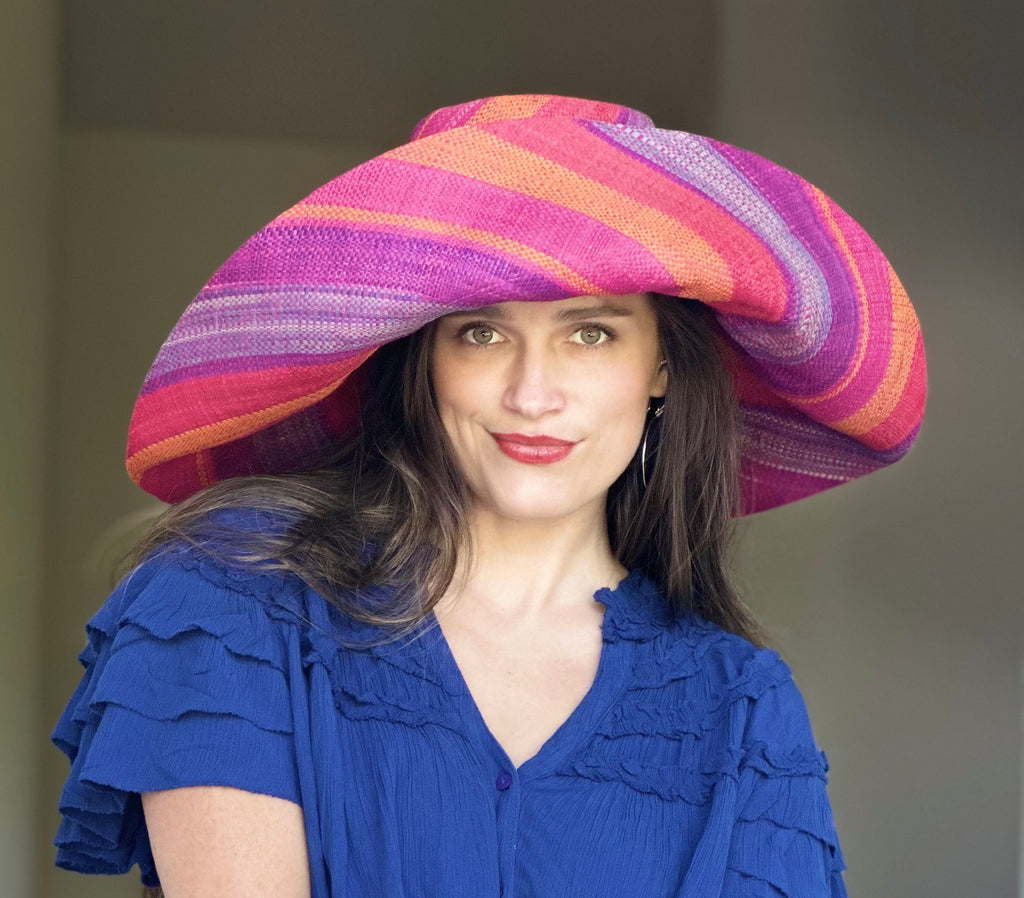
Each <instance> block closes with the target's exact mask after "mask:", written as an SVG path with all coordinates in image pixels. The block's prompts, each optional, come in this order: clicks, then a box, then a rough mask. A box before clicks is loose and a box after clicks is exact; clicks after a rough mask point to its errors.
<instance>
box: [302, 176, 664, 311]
mask: <svg viewBox="0 0 1024 898" xmlns="http://www.w3.org/2000/svg"><path fill="white" fill-rule="evenodd" d="M379 184H387V185H388V189H387V190H380V189H374V185H379ZM350 202H351V204H353V205H356V206H357V207H358V208H359V209H365V210H368V211H372V212H385V213H389V214H398V215H410V216H417V217H420V218H426V219H429V220H431V221H436V222H441V223H446V224H447V223H451V224H455V225H462V226H466V227H471V228H476V229H479V230H482V231H486V232H490V233H493V234H497V235H500V236H501V237H506V238H510V239H514V240H516V241H518V242H520V243H523V244H525V245H526V246H528V247H530V248H532V249H536V250H539V251H540V252H542V253H544V254H546V255H548V256H551V257H552V258H555V259H557V260H558V261H559V262H561V263H562V264H563V265H566V266H567V267H569V268H570V269H572V270H574V271H588V272H593V271H594V270H595V269H596V270H598V271H601V270H605V271H607V272H608V274H609V276H611V275H612V274H613V270H614V269H615V268H616V266H610V265H595V264H594V259H595V257H597V258H613V259H624V260H625V259H628V260H629V263H630V268H631V270H632V271H634V272H636V275H635V277H636V279H638V280H652V281H655V282H659V283H665V284H666V285H667V284H672V283H674V279H673V278H672V276H671V275H670V274H669V272H668V271H667V270H666V268H665V266H664V264H663V263H662V262H661V261H659V260H658V258H657V257H656V256H655V255H654V254H653V253H651V251H650V250H649V249H647V247H645V246H644V245H643V244H642V243H640V242H638V241H637V240H635V239H633V238H632V237H628V236H626V235H625V234H623V233H621V232H620V231H617V230H615V229H614V228H612V227H609V226H608V225H606V224H602V223H601V222H599V221H596V220H595V219H593V218H591V217H590V216H588V215H585V214H584V213H582V212H578V211H575V210H573V209H568V208H566V207H564V206H560V205H557V204H555V203H551V202H548V201H546V200H541V199H537V198H535V197H529V196H524V195H523V194H521V193H519V192H517V191H515V190H510V189H508V188H505V187H500V186H497V185H494V184H489V183H487V182H486V181H482V180H478V179H476V178H471V177H468V176H466V175H462V174H458V173H455V172H450V171H446V170H444V169H442V168H427V167H425V166H423V165H418V164H416V163H413V162H405V161H404V160H401V159H394V158H391V157H383V158H377V159H371V160H370V161H369V162H367V163H364V164H363V165H361V166H360V167H359V168H358V169H356V170H354V171H352V172H349V174H348V175H347V176H346V177H345V178H344V181H338V182H332V183H331V184H328V185H325V187H323V188H321V189H320V190H317V191H315V192H314V193H312V194H311V195H310V196H309V197H308V198H307V199H306V200H305V201H304V203H308V204H318V203H323V204H326V205H331V206H345V205H349V203H350ZM358 226H360V227H369V226H370V225H369V224H368V223H359V225H358ZM567 235H571V239H567ZM437 239H444V238H440V237H439V238H437ZM447 239H448V240H449V241H451V240H453V239H455V238H447ZM492 252H493V253H494V254H495V255H498V253H499V252H500V251H499V250H497V249H495V250H492ZM590 277H591V278H592V279H593V277H594V276H593V274H591V275H590ZM597 286H598V287H600V288H601V289H603V290H606V291H607V292H633V291H630V290H626V291H623V290H622V288H623V285H622V284H621V282H620V281H612V280H609V281H608V282H605V283H598V284H597Z"/></svg>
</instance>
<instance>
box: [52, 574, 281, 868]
mask: <svg viewBox="0 0 1024 898" xmlns="http://www.w3.org/2000/svg"><path fill="white" fill-rule="evenodd" d="M180 561H181V559H180V557H178V558H175V562H174V563H173V564H172V563H169V562H168V560H167V559H166V558H163V557H160V556H158V557H156V558H154V559H151V560H149V561H147V562H146V563H144V564H143V565H142V566H140V567H139V568H138V569H136V570H135V571H134V572H133V573H131V574H130V575H129V576H127V577H126V578H125V579H124V580H123V581H122V582H121V583H120V584H119V586H118V588H117V589H116V590H115V591H114V593H113V594H112V595H111V597H110V599H109V600H108V601H107V602H106V604H105V605H104V606H103V607H102V608H101V609H100V611H99V612H98V613H97V614H96V615H95V616H94V617H93V619H92V620H91V621H90V622H89V624H88V626H87V633H88V644H87V646H86V647H85V649H84V650H83V652H82V653H81V655H80V661H81V662H82V665H83V667H84V668H85V673H84V675H83V678H82V680H81V682H80V684H79V686H78V689H77V690H76V692H75V694H74V696H73V698H72V700H71V702H70V703H69V705H68V707H67V708H66V710H65V711H64V714H63V715H62V717H61V719H60V721H59V722H58V724H57V727H56V729H55V731H54V733H53V737H52V738H53V741H54V743H55V744H56V745H57V746H58V747H59V748H60V749H61V750H62V751H63V752H64V753H65V754H66V755H67V756H68V758H69V759H70V761H71V772H70V775H69V778H68V780H67V783H66V784H65V788H64V791H63V794H62V796H61V802H60V810H61V812H62V814H63V820H62V822H61V825H60V828H59V830H58V833H57V837H56V840H55V843H56V845H57V847H58V858H57V863H58V864H59V865H60V866H63V867H66V868H68V869H72V870H78V871H82V872H89V873H125V872H127V871H128V870H129V869H130V868H131V867H132V866H133V865H136V864H137V865H138V866H139V868H140V871H141V873H142V880H143V882H144V883H145V884H146V885H156V884H157V876H156V870H155V867H154V864H153V860H152V855H151V853H150V847H149V838H148V833H147V831H146V827H145V820H144V816H143V813H142V807H141V800H140V798H139V793H141V792H143V791H154V790H159V789H166V788H173V787H175V786H182V785H204V784H211V785H212V784H216V785H235V786H238V787H239V788H250V789H251V790H252V791H263V792H266V793H268V794H276V795H279V796H280V797H283V798H288V799H290V800H295V799H296V798H297V783H296V781H295V778H296V776H297V773H296V771H295V770H294V766H295V765H294V757H293V755H292V754H291V751H292V749H291V740H290V734H291V732H292V721H291V712H290V708H291V700H290V695H289V689H288V683H287V678H286V676H285V671H286V670H287V657H286V654H287V650H286V646H285V640H284V638H283V637H282V631H281V630H280V628H275V627H274V625H273V624H272V622H271V620H270V619H268V617H267V614H266V613H265V609H264V608H263V607H261V606H260V605H259V604H257V603H254V602H252V601H251V599H250V598H249V597H248V594H249V589H245V590H238V589H236V590H234V591H230V590H228V591H225V590H219V591H216V592H214V591H213V590H210V589H209V588H205V587H203V586H197V581H195V580H194V579H193V580H192V581H191V583H190V582H189V580H190V578H189V577H188V576H187V575H186V576H184V577H183V576H182V574H181V571H180ZM207 579H208V578H207ZM243 591H244V592H246V593H247V595H246V597H244V598H243V597H242V596H240V595H238V593H239V592H243ZM186 721H187V722H189V724H190V725H191V726H192V727H194V728H196V731H197V732H199V733H201V734H203V736H204V737H205V738H203V739H200V740H197V744H195V745H190V744H184V745H182V744H181V743H180V742H179V743H178V746H177V747H178V748H179V749H180V750H177V751H168V745H172V746H173V745H174V744H175V740H176V738H178V737H179V736H180V734H181V733H182V732H187V730H184V729H183V723H184V722H186ZM211 744H214V745H220V746H222V747H223V748H225V749H227V751H226V752H224V751H220V752H218V751H217V750H215V749H211V747H210V745H211ZM153 748H159V759H158V760H157V759H155V757H154V756H153V755H152V754H150V751H149V750H150V749H153ZM225 754H228V755H230V757H223V755H225ZM244 757H249V758H250V760H251V764H250V765H249V766H248V767H246V765H245V764H244V763H242V764H239V759H240V758H244ZM263 778H266V779H268V780H269V781H271V782H272V785H271V786H270V787H269V788H261V782H262V779H263Z"/></svg>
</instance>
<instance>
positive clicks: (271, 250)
mask: <svg viewBox="0 0 1024 898" xmlns="http://www.w3.org/2000/svg"><path fill="white" fill-rule="evenodd" d="M311 246H312V247H315V249H316V252H315V254H314V253H311V252H310V247H311ZM251 282H255V283H261V284H268V283H270V284H294V283H300V284H310V285H313V284H315V285H318V286H319V285H325V286H334V285H338V286H343V285H346V284H358V285H363V284H370V283H377V284H380V285H381V287H382V288H383V289H384V290H385V291H391V290H397V291H401V292H405V293H418V294H422V295H423V297H424V299H425V300H428V301H431V300H432V301H436V302H441V303H447V302H452V303H455V304H461V303H465V302H470V301H472V300H473V299H476V300H478V301H477V303H476V304H477V305H480V304H481V303H480V301H479V300H485V299H486V298H488V297H491V296H501V297H503V298H507V299H515V298H518V297H524V298H529V297H535V298H547V297H552V298H554V297H564V296H566V295H567V294H566V291H565V287H564V285H562V284H560V283H556V282H554V281H552V280H550V279H549V278H546V277H542V276H541V275H539V274H538V273H537V272H536V270H530V269H528V268H527V267H525V266H524V265H522V264H517V263H514V262H513V261H511V260H510V259H509V258H507V257H505V258H500V257H496V253H495V252H493V251H492V252H485V251H483V250H482V249H477V248H472V247H467V246H464V245H460V244H456V243H455V242H454V241H453V240H451V238H443V237H438V238H436V239H429V238H427V237H422V236H413V235H410V234H407V233H393V232H389V231H387V230H381V229H375V228H368V227H366V226H365V225H358V226H356V225H355V224H353V223H350V222H346V223H345V224H344V225H322V226H312V225H293V224H288V223H287V222H286V221H284V222H274V223H272V224H271V225H270V226H268V227H266V228H264V229H263V230H262V231H260V232H259V234H257V235H256V236H255V237H253V238H252V239H251V240H249V241H248V242H247V243H246V244H245V245H244V246H242V248H241V249H239V250H238V251H237V252H236V253H235V254H234V255H233V256H232V257H231V258H230V259H229V260H228V261H227V262H226V263H225V264H224V266H223V267H222V268H221V269H220V270H219V271H218V272H217V273H216V274H215V275H214V277H213V278H212V279H211V281H210V286H214V287H217V286H226V285H230V284H238V285H240V286H241V285H245V284H247V283H251Z"/></svg>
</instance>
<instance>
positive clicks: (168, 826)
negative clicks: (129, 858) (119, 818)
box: [142, 786, 310, 898]
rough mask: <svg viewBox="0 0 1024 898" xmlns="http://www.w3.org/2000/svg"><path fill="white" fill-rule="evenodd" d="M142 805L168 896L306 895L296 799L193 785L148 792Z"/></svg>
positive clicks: (286, 897) (306, 876) (284, 897)
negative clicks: (294, 800) (292, 800)
mask: <svg viewBox="0 0 1024 898" xmlns="http://www.w3.org/2000/svg"><path fill="white" fill-rule="evenodd" d="M142 807H143V810H144V811H145V815H146V826H147V828H148V830H149V838H150V844H151V846H152V849H153V858H154V860H155V861H156V868H157V872H158V874H159V876H160V882H161V885H162V886H163V890H164V895H165V896H166V898H243V896H244V898H249V896H252V895H274V896H275V898H309V893H310V892H309V860H308V857H307V854H306V835H305V829H304V826H303V819H302V809H301V808H300V807H299V805H297V804H294V803H293V802H290V801H285V800H284V799H282V798H274V797H273V796H270V795H256V794H254V793H252V792H244V791H242V790H241V789H230V788H226V787H222V786H192V787H188V788H182V789H170V790H168V791H166V792H147V793H145V794H144V795H143V796H142Z"/></svg>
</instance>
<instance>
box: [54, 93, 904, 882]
mask: <svg viewBox="0 0 1024 898" xmlns="http://www.w3.org/2000/svg"><path fill="white" fill-rule="evenodd" d="M673 297H688V298H689V299H688V300H680V299H677V298H673ZM923 400H924V359H923V354H922V350H921V343H920V333H919V330H918V327H917V322H916V319H915V317H914V314H913V311H912V309H911V308H910V305H909V303H908V302H907V300H906V296H905V294H904V293H903V291H902V288H901V287H900V285H899V281H898V280H897V279H896V277H895V275H894V274H893V273H892V271H891V268H890V267H889V266H888V263H887V262H886V261H885V259H884V257H883V256H882V254H881V253H880V252H879V251H878V249H877V248H876V247H875V246H874V244H873V243H872V242H871V241H870V239H869V238H868V237H867V235H865V234H864V232H863V231H862V230H861V229H860V228H859V227H858V226H857V225H856V223H854V222H853V221H852V220H851V219H849V217H848V216H846V215H845V214H844V213H843V212H842V210H840V209H839V208H838V207H837V206H836V205H835V204H834V203H832V202H831V201H830V200H828V199H827V197H825V196H824V195H823V194H821V193H820V192H819V191H817V190H816V189H815V188H813V187H811V186H810V185H808V184H807V183H806V182H803V181H801V180H800V179H799V178H797V177H796V176H795V175H792V174H790V173H788V172H785V171H783V170H781V169H778V168H777V167H775V166H772V165H771V164H770V163H768V162H766V161H765V160H762V159H759V158H758V157H756V156H753V155H752V154H749V153H745V152H743V151H741V150H737V149H735V148H733V147H728V146H726V145H723V144H718V143H715V142H713V141H710V140H707V139H705V138H698V137H694V136H693V135H687V134H683V133H681V132H670V131H660V130H658V129H655V128H654V127H653V126H652V125H651V123H650V121H649V120H648V119H647V118H646V117H645V116H643V115H642V114H640V113H637V112H635V111H633V110H629V109H626V108H624V107H621V106H614V105H612V104H605V103H595V102H589V101H583V100H575V99H569V98H559V97H541V96H523V97H498V98H491V99H489V100H480V101H475V102H473V103H467V104H463V105H461V106H456V107H450V108H447V109H442V110H439V111H437V112H435V113H434V114H432V115H431V116H429V117H428V118H427V119H425V120H424V122H422V123H421V124H420V126H419V127H418V128H417V131H416V132H415V134H414V139H413V141H412V142H411V143H409V144H407V145H405V146H403V147H399V148H397V149H396V150H393V151H391V152H390V153H387V154H384V155H383V156H381V157H378V158H376V159H373V160H371V161H370V162H368V163H366V164H365V165H363V166H360V167H359V168H357V169H355V170H353V171H351V172H348V173H346V174H343V175H341V176H340V177H339V178H337V179H335V180H334V181H332V182H330V183H329V184H327V185H325V186H324V187H322V188H320V189H319V190H318V191H315V192H314V193H313V194H312V195H311V196H310V197H308V198H307V199H306V200H304V201H303V202H302V203H300V204H298V205H297V206H295V207H293V208H292V209H291V210H289V211H288V212H286V213H284V214H283V215H282V216H280V217H279V218H278V219H275V221H274V222H272V223H271V224H270V225H268V226H267V227H266V228H265V229H264V230H263V231H261V232H260V233H258V234H257V235H255V236H254V237H253V238H251V239H250V241H248V242H247V243H246V244H245V245H244V246H243V247H242V248H241V249H239V250H238V251H237V252H236V253H235V254H234V255H233V256H232V257H231V259H229V260H228V262H227V263H225V265H224V266H223V267H222V268H221V269H220V270H219V271H218V272H217V274H215V275H214V277H213V278H212V279H211V281H210V282H209V283H208V284H207V286H206V288H204V290H203V291H202V292H201V293H200V295H199V296H198V297H197V298H196V300H195V301H194V302H193V304H192V305H191V306H190V307H189V309H188V310H187V311H186V313H185V315H184V316H183V318H182V320H181V321H180V322H179V324H178V325H177V327H176V328H175V330H174V331H173V332H172V334H171V336H170V337H169V338H168V341H167V342H166V343H165V345H164V347H163V349H162V350H161V352H160V354H159V356H158V357H157V360H156V362H155V363H154V366H153V369H152V370H151V372H150V374H149V376H148V378H147V381H146V384H145V385H144V386H143V391H142V395H141V396H140V398H139V402H138V404H137V406H136V410H135V416H134V418H133V423H132V433H131V436H130V440H129V459H128V465H129V471H130V472H131V473H132V475H133V477H134V478H135V479H136V480H137V481H138V482H139V483H140V485H142V486H143V488H145V489H147V490H149V491H150V492H152V493H153V494H155V495H157V496H159V497H160V498H163V499H166V500H168V501H170V502H172V503H175V507H174V508H172V509H171V510H169V511H168V513H167V514H166V515H165V517H164V519H163V521H162V522H161V523H160V524H158V526H157V528H156V529H155V531H154V533H153V534H152V535H151V537H150V539H149V540H148V541H147V542H146V543H145V544H144V545H143V546H142V547H141V548H140V550H139V559H138V560H139V562H140V563H139V564H137V565H136V566H135V567H134V568H133V570H132V571H131V573H130V574H129V575H128V576H127V577H126V578H125V579H124V580H123V581H122V583H121V584H120V585H119V587H118V589H117V590H116V591H115V593H114V595H113V596H112V597H111V599H110V600H109V601H108V603H107V604H106V605H105V606H104V608H103V609H101V611H100V613H99V614H98V615H97V616H96V617H95V618H94V620H93V622H92V624H91V631H90V645H89V647H88V648H87V649H86V652H85V653H84V655H83V662H84V663H85V665H86V668H87V674H86V677H85V679H84V680H83V683H82V686H81V687H80V689H79V692H78V694H77V695H76V697H75V699H74V700H73V701H72V703H71V705H70V706H69V709H68V711H67V712H66V713H65V716H64V718H63V719H62V721H61V723H60V725H59V726H58V730H57V733H56V739H57V741H58V743H59V744H60V745H61V746H62V747H63V748H64V749H65V750H66V751H67V752H68V754H69V756H70V757H71V758H72V774H71V777H70V779H69V781H68V785H67V787H66V789H65V794H64V798H63V802H62V810H63V811H64V813H65V821H64V824H63V826H62V829H61V832H60V833H59V834H58V845H59V847H60V854H59V857H58V862H59V863H61V864H63V865H65V866H68V867H70V868H72V869H79V870H84V871H88V872H123V871H125V870H127V869H128V868H129V867H131V866H132V865H133V864H136V863H137V864H138V865H139V866H140V869H141V870H142V874H143V880H144V882H146V883H147V884H149V885H155V884H156V883H157V881H158V877H159V881H161V882H162V884H163V886H164V889H165V891H166V894H168V895H170V896H172V898H175V896H177V895H206V894H209V895H218V896H230V895H243V894H252V893H257V892H258V893H261V894H274V895H296V896H299V895H310V894H312V895H315V896H328V895H342V894H344V895H364V894H366V895H370V894H372V895H429V896H433V895H437V896H442V895H443V896H448V895H473V896H477V895H502V894H504V895H530V896H535V895H536V896H545V895H556V894H558V895H565V894H570V895H588V896H589V895H598V896H600V895H609V896H610V895H617V896H618V895H627V894H642V895H645V896H648V895H650V896H658V895H666V896H667V895H673V896H676V895H680V896H698V895H699V896H702V898H703V896H709V895H726V896H746V895H778V894H784V895H790V896H801V898H802V896H810V895H842V894H844V889H843V884H842V877H841V871H842V869H843V863H842V857H841V854H840V852H839V847H838V842H837V839H836V836H835V832H834V828H833V826H832V818H831V812H830V809H829V805H828V800H827V797H826V794H825V770H826V766H825V763H824V758H823V756H822V755H821V754H820V753H819V752H818V750H817V748H816V747H815V745H814V742H813V737H812V735H811V731H810V726H809V723H808V721H807V717H806V711H805V709H804V706H803V702H802V700H801V698H800V695H799V693H798V692H797V690H796V687H795V686H794V685H793V682H792V679H791V678H790V676H789V672H788V670H787V669H786V667H785V665H784V664H783V663H782V662H781V660H779V658H778V656H777V655H775V654H774V653H773V652H771V651H768V650H765V649H761V648H757V647H756V644H757V643H758V634H757V630H756V626H755V624H754V623H753V621H752V619H751V618H750V616H749V614H748V612H747V611H746V609H745V608H744V606H743V605H742V604H741V603H740V602H739V600H738V599H737V597H736V595H735V593H734V591H733V590H732V588H731V587H730V586H729V582H728V578H727V575H726V571H725V568H724V554H725V550H726V547H727V538H728V533H729V522H730V519H731V517H732V516H733V515H735V514H745V513H751V512H753V511H758V510H762V509H765V508H769V507H772V506H773V505H778V504H781V503H784V502H788V501H793V500H795V499H798V498H801V497H802V496H806V495H809V494H811V493H813V492H816V491H819V490H821V489H824V488H827V487H830V486H833V485H836V484H838V483H842V482H844V481H846V480H849V479H851V478H853V477H856V476H859V475H861V474H864V473H867V472H868V471H870V470H873V469H874V468H877V467H879V466H881V465H884V464H887V463H889V462H891V461H894V460H896V459H897V458H898V457H900V456H901V455H902V454H903V453H904V452H905V451H906V450H907V449H908V448H909V446H910V443H911V442H912V441H913V438H914V436H915V435H916V432H917V428H918V426H919V423H920V417H921V412H922V408H923Z"/></svg>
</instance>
